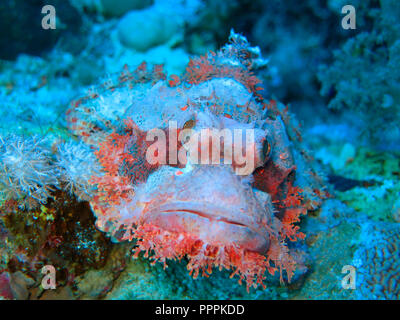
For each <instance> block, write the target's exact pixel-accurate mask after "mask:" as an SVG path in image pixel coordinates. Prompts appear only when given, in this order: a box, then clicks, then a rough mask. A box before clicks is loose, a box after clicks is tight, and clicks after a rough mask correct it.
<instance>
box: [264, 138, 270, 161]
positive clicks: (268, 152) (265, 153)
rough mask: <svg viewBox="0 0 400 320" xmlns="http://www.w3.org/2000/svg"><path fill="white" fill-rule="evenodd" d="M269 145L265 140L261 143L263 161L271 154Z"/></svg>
mask: <svg viewBox="0 0 400 320" xmlns="http://www.w3.org/2000/svg"><path fill="white" fill-rule="evenodd" d="M271 149H272V147H271V144H270V143H269V141H268V139H267V138H265V140H264V142H263V155H264V158H265V159H268V157H269V156H270V154H271Z"/></svg>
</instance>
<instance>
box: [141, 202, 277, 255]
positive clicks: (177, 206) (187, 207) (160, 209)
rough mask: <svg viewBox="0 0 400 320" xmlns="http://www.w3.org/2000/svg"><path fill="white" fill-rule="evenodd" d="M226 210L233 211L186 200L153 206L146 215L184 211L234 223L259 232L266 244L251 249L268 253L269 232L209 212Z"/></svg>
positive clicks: (228, 223) (213, 220) (236, 225)
mask: <svg viewBox="0 0 400 320" xmlns="http://www.w3.org/2000/svg"><path fill="white" fill-rule="evenodd" d="M193 207H195V208H196V207H197V208H199V207H200V208H202V209H200V210H196V209H192V208H193ZM218 211H220V212H225V213H227V214H230V213H231V211H230V210H229V209H226V208H223V207H220V206H216V205H215V204H212V203H207V202H204V203H203V202H202V203H197V202H190V203H189V202H186V201H172V202H167V203H163V204H161V205H159V206H155V207H153V208H151V210H149V211H147V213H146V216H147V217H150V216H152V215H153V214H157V215H163V214H168V213H177V214H179V213H182V214H190V215H196V216H200V217H202V218H206V219H209V220H210V221H212V222H223V223H226V224H227V225H232V226H235V227H239V228H246V229H248V230H250V231H251V232H253V233H254V234H257V235H258V237H262V238H263V239H264V240H265V246H262V247H261V248H259V249H256V250H251V251H256V252H259V253H262V254H264V253H266V251H267V250H268V249H269V245H270V240H269V235H268V232H267V231H266V230H265V234H263V232H261V230H257V228H255V227H254V226H251V225H249V224H245V223H242V222H240V221H237V220H234V219H229V218H226V217H224V216H222V215H217V214H210V213H208V212H218Z"/></svg>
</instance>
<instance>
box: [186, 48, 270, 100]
mask: <svg viewBox="0 0 400 320" xmlns="http://www.w3.org/2000/svg"><path fill="white" fill-rule="evenodd" d="M224 77H227V78H233V79H235V80H236V81H238V82H240V83H241V84H243V85H244V86H245V87H246V88H247V89H248V90H249V92H252V93H253V94H254V95H255V96H256V97H257V98H259V99H260V100H262V96H261V95H260V93H259V92H258V91H261V90H263V87H262V86H261V83H262V81H261V80H260V79H258V78H257V77H256V76H255V75H254V74H253V73H252V72H251V71H250V70H249V69H247V68H243V67H236V66H232V65H225V64H218V63H216V58H215V54H213V53H211V54H206V55H204V56H201V57H199V58H195V59H191V60H190V61H189V63H188V65H187V67H186V73H185V76H184V78H185V79H186V81H187V82H188V83H190V84H195V85H197V84H200V83H202V82H205V81H208V80H211V79H213V78H224Z"/></svg>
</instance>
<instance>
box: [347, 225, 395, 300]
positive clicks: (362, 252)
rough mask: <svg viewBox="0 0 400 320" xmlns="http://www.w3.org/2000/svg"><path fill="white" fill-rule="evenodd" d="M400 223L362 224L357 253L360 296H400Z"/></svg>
mask: <svg viewBox="0 0 400 320" xmlns="http://www.w3.org/2000/svg"><path fill="white" fill-rule="evenodd" d="M399 228H400V227H399V224H398V223H386V222H376V223H366V224H364V225H363V228H362V232H361V236H360V239H359V241H360V243H361V246H360V247H359V248H358V249H357V251H356V252H355V253H354V260H353V265H355V266H356V267H357V284H356V285H357V290H356V294H357V299H380V300H382V299H389V300H398V299H399V298H400V287H399V282H398V280H397V279H398V277H399V270H400V269H399V265H398V264H399V260H398V258H397V257H398V254H397V253H398V246H399V244H400V242H399V240H400V239H399V235H400V232H399V231H400V229H399Z"/></svg>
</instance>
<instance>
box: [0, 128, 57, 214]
mask: <svg viewBox="0 0 400 320" xmlns="http://www.w3.org/2000/svg"><path fill="white" fill-rule="evenodd" d="M50 154H51V153H50V150H49V149H48V148H46V146H45V142H44V140H43V138H41V137H38V136H36V137H31V138H28V139H24V138H22V137H19V136H16V135H10V136H7V137H4V138H1V137H0V161H1V166H2V168H1V172H0V194H1V199H0V200H1V201H5V200H23V201H24V202H23V203H24V204H23V206H27V207H28V208H29V207H34V206H37V205H39V204H40V203H46V201H47V199H48V198H49V197H50V192H51V191H52V190H54V188H55V187H57V186H58V181H57V175H56V169H55V167H53V166H51V165H50Z"/></svg>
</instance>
